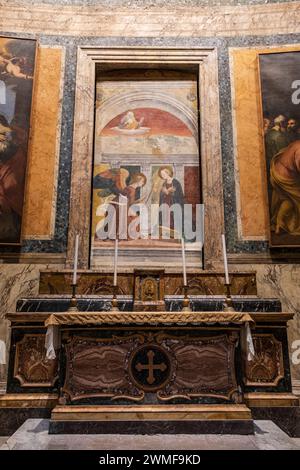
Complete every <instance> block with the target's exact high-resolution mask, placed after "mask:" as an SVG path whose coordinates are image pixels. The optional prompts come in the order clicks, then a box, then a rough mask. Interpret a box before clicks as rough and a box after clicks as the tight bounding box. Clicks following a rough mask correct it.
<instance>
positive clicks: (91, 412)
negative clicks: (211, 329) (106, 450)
mask: <svg viewBox="0 0 300 470" xmlns="http://www.w3.org/2000/svg"><path fill="white" fill-rule="evenodd" d="M116 431H117V432H118V433H119V434H132V433H138V432H141V433H143V434H155V433H158V432H159V433H163V434H174V433H185V434H190V433H196V434H197V433H198V434H202V433H207V434H222V433H224V434H233V433H234V434H253V433H254V428H253V420H252V415H251V411H250V409H249V408H248V407H247V406H246V405H243V404H225V405H224V404H222V405H215V404H214V405H174V404H169V405H127V406H124V405H123V406H118V405H109V406H103V405H102V406H99V405H84V406H81V405H63V406H62V405H57V406H56V407H55V408H54V409H53V410H52V413H51V420H50V424H49V434H81V433H82V434H96V433H97V434H102V433H105V434H113V433H115V432H116Z"/></svg>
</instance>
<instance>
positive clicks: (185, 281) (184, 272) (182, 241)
mask: <svg viewBox="0 0 300 470" xmlns="http://www.w3.org/2000/svg"><path fill="white" fill-rule="evenodd" d="M181 253H182V269H183V285H184V286H187V280H186V264H185V247H184V239H183V238H181Z"/></svg>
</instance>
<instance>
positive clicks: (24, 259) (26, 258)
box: [0, 253, 66, 266]
mask: <svg viewBox="0 0 300 470" xmlns="http://www.w3.org/2000/svg"><path fill="white" fill-rule="evenodd" d="M65 261H66V254H65V253H0V264H5V263H7V264H9V263H13V264H15V263H18V264H44V265H45V264H57V265H62V266H64V265H65Z"/></svg>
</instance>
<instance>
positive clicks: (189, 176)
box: [92, 74, 200, 249]
mask: <svg viewBox="0 0 300 470" xmlns="http://www.w3.org/2000/svg"><path fill="white" fill-rule="evenodd" d="M146 78H148V77H146ZM163 78H164V79H163V80H161V79H151V80H149V79H146V80H143V79H139V80H134V79H132V80H121V81H119V80H113V79H110V80H101V81H99V82H98V83H97V110H96V123H95V155H94V170H93V207H92V249H93V248H95V249H97V248H99V247H101V246H107V244H108V243H111V240H103V239H102V238H101V237H99V232H101V229H102V228H103V227H102V226H103V223H104V222H103V221H104V219H105V218H104V216H103V211H101V210H99V207H102V208H103V204H104V205H105V204H107V205H108V204H113V205H115V207H116V210H117V211H118V210H120V209H119V208H118V201H119V198H120V195H121V196H123V197H126V198H127V201H128V206H132V205H133V204H140V203H142V204H144V205H145V206H146V207H147V208H148V209H149V211H151V210H152V213H153V211H155V210H158V209H157V207H158V206H159V205H160V204H162V203H165V204H167V205H169V206H171V205H172V204H178V205H179V206H180V207H182V208H183V205H184V204H193V205H194V206H195V204H197V203H199V202H200V187H199V152H198V114H197V108H198V103H197V81H196V79H195V78H194V77H193V76H190V74H189V77H188V79H186V77H184V78H185V79H183V78H182V77H181V76H180V77H179V78H178V79H176V78H174V76H171V77H170V79H169V78H168V77H167V78H166V77H165V76H164V77H163ZM194 206H193V207H194ZM137 216H139V217H140V220H143V215H142V214H140V213H138V212H134V211H129V213H128V215H127V224H128V226H129V225H130V224H132V223H134V219H135V218H136V217H137ZM193 217H195V211H194V210H193ZM173 218H176V215H173ZM157 220H158V224H159V227H158V232H157V233H158V237H157V239H149V234H150V231H151V228H150V222H147V221H143V222H141V226H140V227H139V230H140V236H139V238H138V239H131V238H130V234H129V235H128V238H127V239H126V240H124V241H123V242H122V243H123V245H126V247H128V248H130V247H131V248H136V247H140V248H142V247H143V246H144V247H147V248H148V249H149V248H151V247H170V248H172V249H173V248H174V247H176V246H178V247H179V248H180V240H179V239H178V238H179V237H180V236H181V235H182V234H179V237H178V236H176V233H177V232H176V231H178V230H177V225H176V220H171V226H170V229H168V230H169V236H168V237H165V238H164V235H163V231H164V226H163V225H162V221H161V220H160V218H159V216H158V219H157ZM101 233H102V232H101ZM190 242H191V243H192V242H193V240H192V241H190Z"/></svg>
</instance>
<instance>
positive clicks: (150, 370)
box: [135, 350, 167, 385]
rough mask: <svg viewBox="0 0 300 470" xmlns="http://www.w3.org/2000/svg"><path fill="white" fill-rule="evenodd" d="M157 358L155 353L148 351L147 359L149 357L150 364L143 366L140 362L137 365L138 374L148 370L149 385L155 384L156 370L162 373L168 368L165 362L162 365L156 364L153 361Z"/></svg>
mask: <svg viewBox="0 0 300 470" xmlns="http://www.w3.org/2000/svg"><path fill="white" fill-rule="evenodd" d="M154 356H155V352H154V351H151V350H150V351H148V352H147V357H148V361H149V362H148V364H141V363H140V362H138V364H136V366H135V368H136V370H137V371H138V372H141V371H142V370H148V377H147V382H148V384H150V385H152V384H153V383H154V382H155V377H154V371H155V370H161V371H162V372H163V371H165V370H166V368H167V366H166V364H165V363H164V362H162V363H161V364H154V362H153V359H154Z"/></svg>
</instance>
